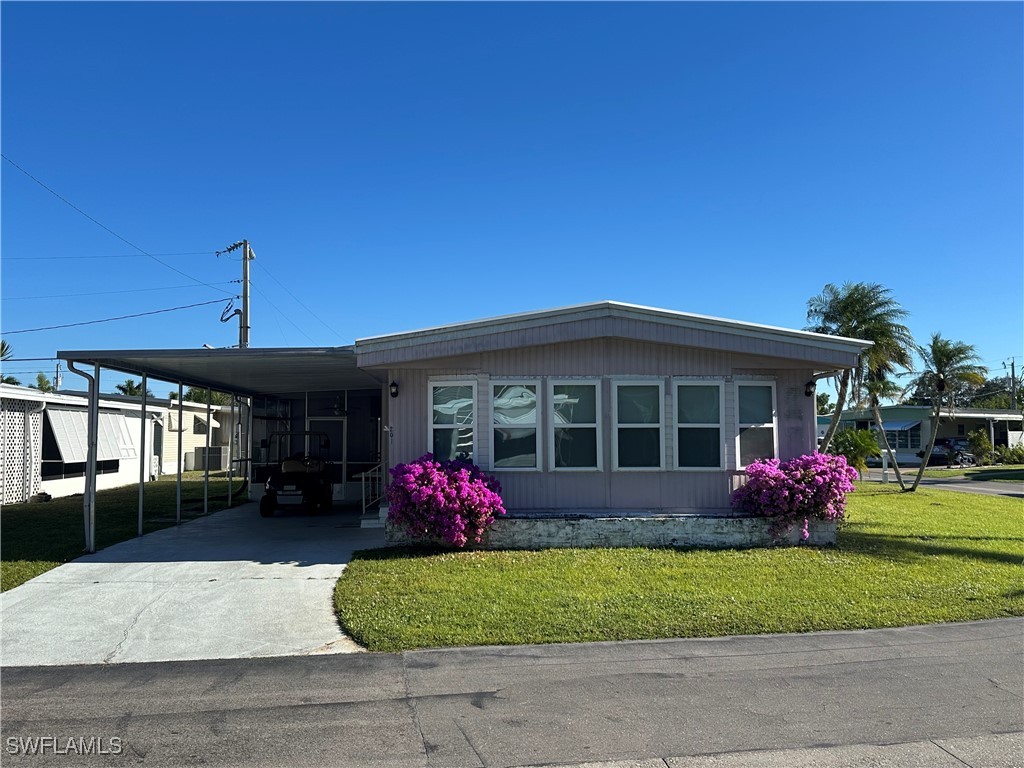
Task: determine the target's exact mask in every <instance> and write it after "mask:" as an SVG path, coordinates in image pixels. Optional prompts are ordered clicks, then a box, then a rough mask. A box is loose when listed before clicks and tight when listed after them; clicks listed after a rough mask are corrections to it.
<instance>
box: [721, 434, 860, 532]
mask: <svg viewBox="0 0 1024 768" xmlns="http://www.w3.org/2000/svg"><path fill="white" fill-rule="evenodd" d="M856 478H857V470H855V469H854V468H853V467H851V466H850V465H849V464H848V463H847V462H846V458H845V457H843V456H831V455H829V454H825V453H811V454H808V455H806V456H798V457H796V458H795V459H790V460H789V461H783V462H780V461H779V460H778V459H761V460H758V461H755V462H753V463H752V464H750V465H749V466H747V483H746V485H744V486H742V487H740V488H739V489H737V490H736V491H734V492H733V494H732V505H733V507H734V508H737V509H741V510H743V511H744V512H747V513H749V514H752V515H758V516H761V517H767V518H770V519H771V523H770V526H769V530H770V531H771V533H772V535H773V536H776V537H778V536H782V535H784V534H786V533H788V532H789V531H790V530H791V529H792V528H793V526H794V525H795V524H796V523H797V522H800V521H801V520H802V524H803V526H802V530H801V535H800V538H801V539H803V540H806V539H807V536H808V532H807V524H808V521H809V520H810V518H812V517H813V518H817V519H819V520H842V518H843V514H844V513H845V511H846V494H847V493H849V492H850V491H852V490H853V481H854V480H855V479H856Z"/></svg>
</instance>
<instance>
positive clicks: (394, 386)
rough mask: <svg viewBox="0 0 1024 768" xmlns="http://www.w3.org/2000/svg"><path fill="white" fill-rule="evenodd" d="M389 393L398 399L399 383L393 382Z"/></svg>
mask: <svg viewBox="0 0 1024 768" xmlns="http://www.w3.org/2000/svg"><path fill="white" fill-rule="evenodd" d="M388 392H390V393H391V396H392V397H398V382H397V381H392V382H391V384H390V385H389V386H388Z"/></svg>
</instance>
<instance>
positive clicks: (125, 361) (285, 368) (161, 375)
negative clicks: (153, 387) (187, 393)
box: [57, 347, 380, 395]
mask: <svg viewBox="0 0 1024 768" xmlns="http://www.w3.org/2000/svg"><path fill="white" fill-rule="evenodd" d="M57 357H58V358H60V359H61V360H68V361H75V362H78V363H81V364H83V365H93V364H99V365H100V366H102V367H103V368H109V369H113V370H116V371H122V372H124V373H131V374H135V375H140V376H141V375H142V374H143V373H145V374H146V375H148V376H150V377H152V378H156V379H162V380H164V381H172V382H178V381H180V382H182V384H184V385H187V386H193V387H210V388H211V389H215V390H218V391H222V392H233V393H236V394H240V395H283V394H289V393H295V392H323V391H333V390H339V389H376V388H378V387H379V386H380V380H379V379H378V378H377V377H375V376H374V375H373V374H371V373H368V372H366V371H361V370H359V368H357V367H356V356H355V352H354V351H353V349H352V347H300V348H274V349H259V348H249V349H136V350H92V351H88V350H86V351H79V350H76V351H62V352H58V353H57Z"/></svg>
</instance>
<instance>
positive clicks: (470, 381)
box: [427, 378, 480, 464]
mask: <svg viewBox="0 0 1024 768" xmlns="http://www.w3.org/2000/svg"><path fill="white" fill-rule="evenodd" d="M476 385H477V380H476V379H475V378H463V379H458V378H456V379H428V380H427V453H429V454H431V455H433V454H434V431H435V430H437V429H446V430H456V429H459V428H460V425H459V424H435V423H434V388H435V387H465V386H469V387H471V388H472V392H473V423H472V424H471V425H470V427H471V428H472V430H473V449H472V452H471V453H470V456H469V460H470V461H471V462H472V463H474V464H477V450H478V449H477V446H478V444H479V440H478V437H479V432H478V430H479V427H480V424H479V422H480V415H479V410H480V409H479V408H478V405H479V403H478V402H477V386H476ZM462 428H463V429H465V426H464V425H463V426H462ZM435 458H436V457H435ZM445 461H447V459H445Z"/></svg>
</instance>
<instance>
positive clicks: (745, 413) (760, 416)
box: [736, 383, 778, 467]
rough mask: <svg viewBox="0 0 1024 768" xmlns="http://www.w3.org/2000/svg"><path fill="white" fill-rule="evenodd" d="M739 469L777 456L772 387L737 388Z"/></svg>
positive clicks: (772, 385) (771, 385) (767, 384)
mask: <svg viewBox="0 0 1024 768" xmlns="http://www.w3.org/2000/svg"><path fill="white" fill-rule="evenodd" d="M736 399H737V401H738V402H737V406H738V410H739V435H738V436H737V442H738V443H739V450H738V452H737V455H738V456H739V467H745V466H747V465H748V464H750V463H751V462H752V461H754V460H755V459H771V458H775V455H776V435H777V432H778V430H777V429H776V425H775V384H773V383H766V384H737V385H736Z"/></svg>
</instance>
